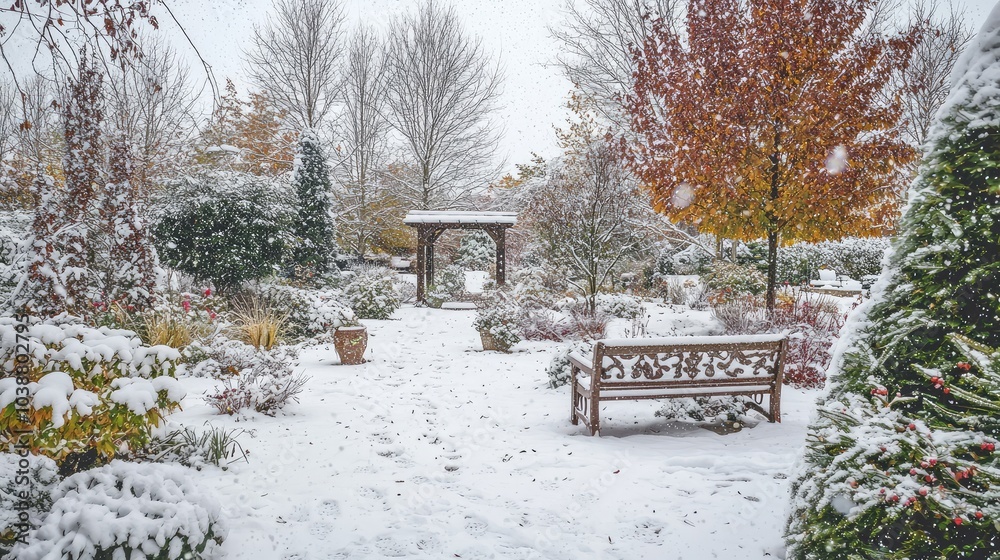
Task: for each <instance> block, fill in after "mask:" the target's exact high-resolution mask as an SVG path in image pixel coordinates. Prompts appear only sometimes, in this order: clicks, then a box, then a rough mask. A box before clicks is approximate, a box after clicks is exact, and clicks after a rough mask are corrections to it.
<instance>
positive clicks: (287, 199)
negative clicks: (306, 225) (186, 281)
mask: <svg viewBox="0 0 1000 560" xmlns="http://www.w3.org/2000/svg"><path fill="white" fill-rule="evenodd" d="M164 198H165V199H164V200H162V201H160V202H159V203H158V204H157V209H156V213H155V214H156V215H155V222H156V225H155V227H154V228H153V234H154V239H155V242H156V249H157V251H159V254H160V258H161V259H162V261H163V262H164V263H166V264H168V265H169V266H171V267H173V268H176V269H177V270H181V271H183V272H186V273H188V274H191V275H192V276H194V277H195V278H196V279H198V280H211V281H212V283H213V284H215V286H216V287H218V288H225V289H229V288H233V287H236V286H239V285H240V284H242V283H244V282H246V281H248V280H255V279H260V278H264V277H266V276H268V275H271V274H273V273H275V272H276V271H277V269H278V266H279V265H280V263H281V262H282V261H283V259H284V258H285V256H286V253H287V251H288V249H289V247H290V246H291V244H292V238H291V235H290V234H289V231H290V227H291V224H292V223H293V216H294V215H295V214H294V208H293V207H292V202H293V201H294V196H292V193H291V191H290V189H289V187H288V185H287V183H286V182H285V181H282V180H279V179H276V178H267V177H261V176H256V175H250V174H247V173H215V174H209V175H205V176H201V177H197V178H194V177H186V178H183V179H181V180H179V181H177V182H176V183H174V184H172V185H168V187H167V189H166V194H165V197H164Z"/></svg>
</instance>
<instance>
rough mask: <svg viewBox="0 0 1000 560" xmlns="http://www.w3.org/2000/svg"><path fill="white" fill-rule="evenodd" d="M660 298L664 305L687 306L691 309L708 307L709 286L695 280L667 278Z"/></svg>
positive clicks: (664, 280)
mask: <svg viewBox="0 0 1000 560" xmlns="http://www.w3.org/2000/svg"><path fill="white" fill-rule="evenodd" d="M660 296H661V297H662V298H663V302H664V303H670V304H673V305H686V306H688V307H690V308H691V309H705V308H706V307H708V303H709V302H708V286H706V285H705V284H704V283H702V282H699V281H698V280H694V279H690V278H688V279H684V280H682V279H679V278H676V277H667V278H664V279H663V283H662V284H661V287H660Z"/></svg>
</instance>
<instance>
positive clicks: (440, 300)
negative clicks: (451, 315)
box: [424, 286, 451, 309]
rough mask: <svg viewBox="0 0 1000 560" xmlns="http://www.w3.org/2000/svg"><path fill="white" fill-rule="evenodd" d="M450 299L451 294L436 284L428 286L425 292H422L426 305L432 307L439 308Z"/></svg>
mask: <svg viewBox="0 0 1000 560" xmlns="http://www.w3.org/2000/svg"><path fill="white" fill-rule="evenodd" d="M450 299H451V296H450V295H449V294H448V292H446V291H444V290H442V289H440V288H438V287H437V286H428V289H427V293H426V294H424V301H426V302H427V307H430V308H432V309H441V306H442V305H444V304H445V302H447V301H448V300H450Z"/></svg>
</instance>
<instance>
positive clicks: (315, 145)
mask: <svg viewBox="0 0 1000 560" xmlns="http://www.w3.org/2000/svg"><path fill="white" fill-rule="evenodd" d="M293 183H294V186H295V192H296V194H297V195H298V200H299V206H298V220H297V221H296V222H295V227H294V230H293V232H294V234H295V236H296V237H297V238H298V240H299V241H298V246H297V247H296V249H295V252H294V261H295V264H296V265H297V266H300V267H302V268H303V269H305V273H306V274H308V273H309V272H316V273H323V272H326V271H327V270H328V268H329V263H330V254H331V252H332V246H333V223H332V222H333V220H332V218H331V214H330V189H331V183H330V171H329V169H328V168H327V165H326V157H325V156H324V155H323V149H322V146H321V145H320V141H319V137H318V136H317V135H316V133H315V132H314V131H312V130H306V131H305V132H303V133H302V137H301V138H300V139H299V152H298V154H297V157H296V162H295V177H294V179H293Z"/></svg>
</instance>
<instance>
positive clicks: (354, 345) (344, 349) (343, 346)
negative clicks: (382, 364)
mask: <svg viewBox="0 0 1000 560" xmlns="http://www.w3.org/2000/svg"><path fill="white" fill-rule="evenodd" d="M333 346H334V347H335V348H336V349H337V355H339V356H340V363H342V364H344V365H357V364H363V363H364V362H365V350H366V349H367V348H368V329H366V328H365V327H341V328H339V329H337V330H335V331H333Z"/></svg>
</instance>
